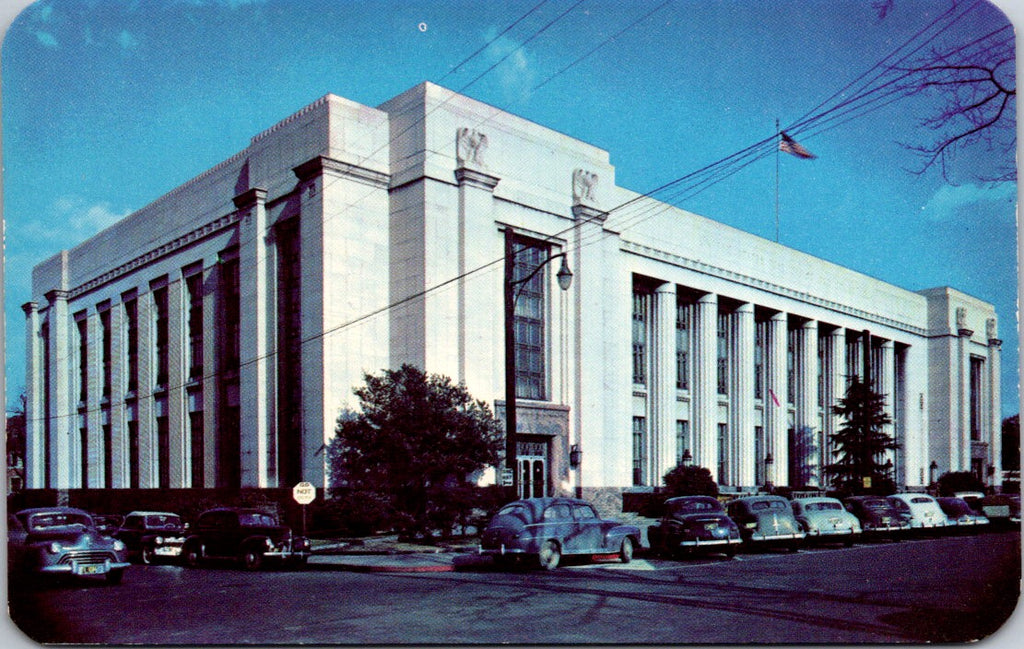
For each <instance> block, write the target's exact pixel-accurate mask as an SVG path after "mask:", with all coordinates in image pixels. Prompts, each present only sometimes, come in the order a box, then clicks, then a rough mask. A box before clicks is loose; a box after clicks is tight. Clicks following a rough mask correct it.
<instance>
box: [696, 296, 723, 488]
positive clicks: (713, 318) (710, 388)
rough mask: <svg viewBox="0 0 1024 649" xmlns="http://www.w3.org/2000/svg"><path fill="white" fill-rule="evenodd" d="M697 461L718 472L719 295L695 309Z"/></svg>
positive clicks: (698, 463) (701, 299)
mask: <svg viewBox="0 0 1024 649" xmlns="http://www.w3.org/2000/svg"><path fill="white" fill-rule="evenodd" d="M693 321H694V332H695V334H696V335H695V336H694V341H695V343H696V345H695V347H696V349H695V350H694V352H695V359H694V360H695V363H694V369H695V371H694V389H693V391H692V395H693V401H692V402H691V406H690V407H691V410H692V413H693V415H692V416H693V427H692V430H693V445H694V447H695V448H694V449H693V459H694V465H695V466H702V467H704V468H706V469H708V470H710V471H711V475H716V474H717V472H718V296H717V295H715V294H714V293H708V294H706V295H703V296H701V298H700V299H699V300H697V303H696V305H695V308H694V318H693Z"/></svg>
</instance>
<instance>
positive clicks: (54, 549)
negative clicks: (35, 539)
mask: <svg viewBox="0 0 1024 649" xmlns="http://www.w3.org/2000/svg"><path fill="white" fill-rule="evenodd" d="M46 549H47V551H49V553H50V554H57V553H58V552H60V551H61V550H63V548H62V547H61V545H60V543H57V542H56V541H54V542H53V543H50V545H48V546H46Z"/></svg>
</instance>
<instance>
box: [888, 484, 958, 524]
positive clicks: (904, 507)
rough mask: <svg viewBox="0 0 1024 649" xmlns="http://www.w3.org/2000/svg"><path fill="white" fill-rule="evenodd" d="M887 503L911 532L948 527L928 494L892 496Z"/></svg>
mask: <svg viewBox="0 0 1024 649" xmlns="http://www.w3.org/2000/svg"><path fill="white" fill-rule="evenodd" d="M888 500H889V503H890V504H892V506H893V507H895V508H896V511H897V512H899V514H900V516H901V517H902V518H903V520H905V521H907V522H908V523H910V528H911V529H912V530H929V529H941V528H944V527H947V526H949V519H947V518H946V515H945V514H944V513H942V508H941V507H939V503H938V502H936V500H935V499H934V498H932V497H931V496H929V495H928V494H906V493H905V494H893V495H891V496H889V497H888Z"/></svg>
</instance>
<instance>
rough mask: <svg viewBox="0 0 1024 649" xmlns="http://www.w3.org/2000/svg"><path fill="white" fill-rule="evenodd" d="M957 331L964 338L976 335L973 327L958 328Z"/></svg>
mask: <svg viewBox="0 0 1024 649" xmlns="http://www.w3.org/2000/svg"><path fill="white" fill-rule="evenodd" d="M956 333H957V335H958V336H960V337H962V338H970V337H971V336H973V335H974V330H973V329H957V330H956Z"/></svg>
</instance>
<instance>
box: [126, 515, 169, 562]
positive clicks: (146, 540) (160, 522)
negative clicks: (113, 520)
mask: <svg viewBox="0 0 1024 649" xmlns="http://www.w3.org/2000/svg"><path fill="white" fill-rule="evenodd" d="M114 538H117V539H120V540H121V541H122V542H124V545H125V547H126V548H127V549H128V557H129V558H130V559H134V560H136V561H140V562H142V563H145V564H151V563H154V562H155V561H157V560H160V559H178V558H180V557H181V548H182V546H184V545H185V523H184V521H182V520H181V516H179V515H177V514H172V513H170V512H145V511H139V512H131V513H130V514H128V515H127V516H125V517H124V522H123V523H121V526H120V527H119V528H118V529H117V531H116V532H114Z"/></svg>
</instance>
